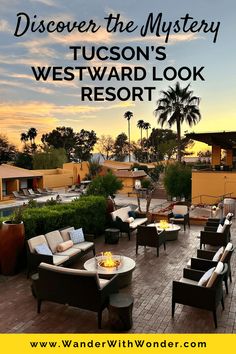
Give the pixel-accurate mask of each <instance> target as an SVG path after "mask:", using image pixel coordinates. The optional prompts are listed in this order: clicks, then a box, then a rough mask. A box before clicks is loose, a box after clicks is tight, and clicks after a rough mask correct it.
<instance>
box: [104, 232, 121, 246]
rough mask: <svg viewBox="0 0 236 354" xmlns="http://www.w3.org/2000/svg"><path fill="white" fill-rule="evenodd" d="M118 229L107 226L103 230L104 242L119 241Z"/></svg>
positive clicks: (113, 242) (112, 242)
mask: <svg viewBox="0 0 236 354" xmlns="http://www.w3.org/2000/svg"><path fill="white" fill-rule="evenodd" d="M119 236H120V230H119V229H114V228H109V229H106V230H105V243H109V244H115V243H118V242H119Z"/></svg>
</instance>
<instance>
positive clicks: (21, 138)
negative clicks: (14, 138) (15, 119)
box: [20, 133, 29, 144]
mask: <svg viewBox="0 0 236 354" xmlns="http://www.w3.org/2000/svg"><path fill="white" fill-rule="evenodd" d="M28 140H29V137H28V134H27V133H21V135H20V141H21V142H22V143H24V144H26V141H28Z"/></svg>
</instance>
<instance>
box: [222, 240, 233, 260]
mask: <svg viewBox="0 0 236 354" xmlns="http://www.w3.org/2000/svg"><path fill="white" fill-rule="evenodd" d="M232 250H233V244H232V243H231V242H228V243H227V245H226V247H225V250H224V252H223V253H222V255H221V258H220V261H221V262H223V263H224V261H225V259H226V257H227V256H228V254H229V252H230V251H232Z"/></svg>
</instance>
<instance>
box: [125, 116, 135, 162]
mask: <svg viewBox="0 0 236 354" xmlns="http://www.w3.org/2000/svg"><path fill="white" fill-rule="evenodd" d="M132 117H133V112H130V111H127V112H125V114H124V118H125V119H127V121H128V137H129V162H130V119H131V118H132Z"/></svg>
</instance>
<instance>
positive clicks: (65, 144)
mask: <svg viewBox="0 0 236 354" xmlns="http://www.w3.org/2000/svg"><path fill="white" fill-rule="evenodd" d="M41 141H42V143H43V144H44V145H45V147H54V148H55V149H59V148H63V149H65V151H66V155H67V158H68V159H69V160H71V159H72V155H73V151H74V148H75V144H76V133H75V132H74V131H73V129H72V128H70V127H56V129H53V130H52V131H51V132H49V133H46V134H43V135H42V138H41Z"/></svg>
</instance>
